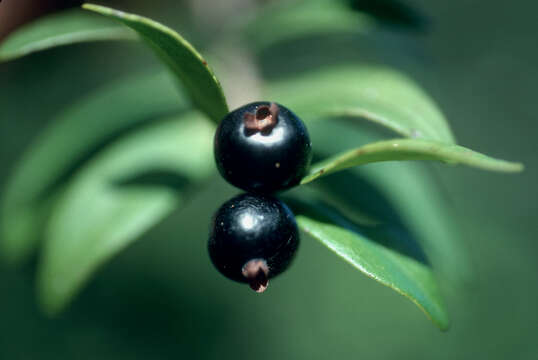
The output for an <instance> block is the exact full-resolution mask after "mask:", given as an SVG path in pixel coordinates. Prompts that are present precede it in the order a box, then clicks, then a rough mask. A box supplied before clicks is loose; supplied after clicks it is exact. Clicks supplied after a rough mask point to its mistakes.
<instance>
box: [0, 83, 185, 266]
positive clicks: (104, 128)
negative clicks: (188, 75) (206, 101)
mask: <svg viewBox="0 0 538 360" xmlns="http://www.w3.org/2000/svg"><path fill="white" fill-rule="evenodd" d="M147 94H151V96H148V95H147ZM181 99H182V96H181V94H180V93H179V91H178V89H177V86H175V84H174V82H173V81H172V79H170V77H169V76H168V75H167V74H142V75H140V74H138V75H137V76H136V77H134V78H129V79H121V80H120V81H118V82H117V83H113V84H110V85H107V86H106V87H104V88H101V89H98V90H96V91H95V92H94V93H91V94H90V95H88V96H87V97H85V98H83V99H81V100H80V101H78V102H77V103H75V104H72V105H71V106H69V107H68V108H67V109H66V110H65V111H63V112H62V113H61V114H59V115H58V117H57V118H56V119H54V120H53V121H52V123H51V125H50V126H49V127H48V128H47V129H46V131H45V132H44V133H43V134H42V135H41V136H39V137H38V139H37V141H36V142H35V143H34V144H33V145H32V146H31V147H30V149H29V150H28V151H27V152H26V153H25V154H24V156H23V158H22V160H21V161H19V162H18V164H17V167H16V168H15V171H14V173H13V175H12V176H11V177H10V178H9V180H8V183H7V187H6V189H5V191H4V194H3V198H2V204H1V205H2V207H1V209H2V212H1V214H0V229H1V231H2V236H1V238H0V256H2V257H3V258H4V260H6V261H8V262H10V263H20V262H21V261H23V260H24V259H26V258H27V256H28V255H29V254H30V253H31V252H32V250H33V249H34V248H35V246H36V245H37V242H38V240H39V238H40V236H41V234H42V229H43V227H42V224H43V223H44V221H45V218H46V214H48V208H49V206H50V201H52V200H51V199H52V198H54V195H55V194H56V193H57V191H58V190H60V188H61V186H60V185H61V183H62V181H63V180H65V179H66V178H68V177H69V176H70V174H71V173H72V172H73V170H74V169H76V167H77V166H78V165H80V163H81V162H83V161H84V160H85V159H86V158H88V157H90V156H92V153H94V152H95V151H98V150H99V147H100V146H102V144H103V142H106V141H108V140H110V139H111V138H113V137H115V136H119V135H121V134H122V133H123V132H125V131H128V130H129V129H131V128H133V127H135V126H137V125H139V124H141V123H142V122H144V121H146V120H149V119H152V118H154V117H156V116H163V115H165V114H169V113H172V112H178V111H181V109H185V107H186V106H187V104H185V103H182V102H181Z"/></svg>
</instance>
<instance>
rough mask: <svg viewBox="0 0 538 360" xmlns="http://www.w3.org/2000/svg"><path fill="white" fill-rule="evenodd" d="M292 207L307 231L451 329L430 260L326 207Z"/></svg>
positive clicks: (315, 205) (435, 320) (306, 204)
mask: <svg viewBox="0 0 538 360" xmlns="http://www.w3.org/2000/svg"><path fill="white" fill-rule="evenodd" d="M291 204H292V205H291V206H292V208H293V210H294V213H295V214H296V217H297V223H298V225H299V227H300V228H301V229H302V230H303V231H304V232H306V233H307V234H309V235H311V236H312V237H314V238H316V239H317V240H319V241H321V243H322V244H324V245H325V246H327V247H328V248H329V249H330V250H332V251H334V252H335V253H336V254H337V255H338V256H340V257H342V258H343V259H344V260H345V261H347V262H348V263H350V264H351V265H353V266H354V267H355V268H357V269H358V270H360V271H361V272H363V273H364V274H366V275H367V276H369V277H371V278H373V279H375V280H377V281H379V282H380V283H381V284H383V285H386V286H388V287H390V288H392V289H394V290H395V291H397V292H398V293H400V294H402V295H404V296H405V297H407V298H408V299H409V300H411V301H412V302H413V303H415V304H416V305H417V306H418V307H419V308H420V309H421V310H422V311H423V312H424V313H425V314H426V315H427V316H428V317H429V318H430V319H431V320H432V321H433V322H434V323H435V324H436V325H437V326H438V327H439V328H440V329H442V330H446V329H448V326H449V319H448V314H447V312H446V309H445V306H444V304H443V300H442V297H441V295H440V291H439V288H438V286H437V283H436V280H435V277H434V275H433V272H432V270H431V268H430V267H429V265H428V263H427V260H425V259H424V258H421V257H420V256H416V255H414V254H412V253H406V252H405V251H402V249H401V246H400V245H399V244H394V241H391V239H389V241H380V240H379V237H378V236H379V235H378V236H369V233H371V232H372V231H371V229H369V228H365V227H363V226H361V225H360V224H357V223H353V222H352V221H350V220H349V219H346V218H345V217H342V216H341V215H340V214H339V213H338V212H336V211H334V209H331V208H329V207H327V206H324V205H323V204H320V203H314V202H309V203H306V202H292V203H291ZM385 235H387V234H385ZM388 235H389V236H390V235H392V234H390V233H389V234H388ZM392 236H393V235H392ZM392 240H394V239H392Z"/></svg>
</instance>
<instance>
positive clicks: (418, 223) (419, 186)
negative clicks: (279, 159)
mask: <svg viewBox="0 0 538 360" xmlns="http://www.w3.org/2000/svg"><path fill="white" fill-rule="evenodd" d="M375 130H376V129H371V128H361V129H358V128H356V127H352V126H350V125H349V124H347V123H343V122H337V121H336V122H335V121H315V122H312V123H311V124H310V126H309V131H310V134H311V138H312V143H313V144H314V150H315V152H316V156H317V157H319V158H325V157H327V156H328V155H329V156H330V155H332V154H335V153H336V154H337V153H339V152H341V151H342V149H346V148H350V147H352V146H353V145H354V144H364V143H366V144H367V143H371V142H374V141H377V140H378V139H379V137H380V135H379V134H377V132H376V131H375ZM335 139H338V140H337V141H335ZM427 165H430V164H427V163H419V162H410V161H405V162H404V161H398V162H390V163H389V162H384V163H373V164H370V165H368V166H357V167H354V168H350V169H348V170H345V171H341V172H337V173H334V174H333V175H332V176H327V177H321V178H319V179H318V180H317V181H315V182H312V183H311V185H310V186H309V187H301V188H300V190H302V191H304V190H307V189H308V188H319V189H320V191H322V192H323V194H325V198H330V199H331V200H332V201H331V205H333V206H336V205H338V206H336V207H337V208H338V209H339V211H341V212H343V213H345V214H346V216H348V217H350V218H354V219H357V217H356V216H354V215H353V214H352V215H350V212H349V211H348V209H353V210H354V212H359V215H360V216H359V218H367V219H370V221H369V223H372V222H374V223H376V222H377V223H390V224H401V226H403V227H405V228H407V229H409V230H408V232H409V233H410V234H411V235H410V236H411V237H413V238H415V239H416V242H417V243H419V244H420V246H421V248H423V249H424V251H425V253H426V255H427V257H428V259H429V260H430V262H431V264H432V266H433V268H434V269H435V271H436V272H438V274H439V275H441V276H442V277H443V278H444V279H446V280H448V281H447V282H446V283H447V285H451V286H453V285H456V286H460V285H461V284H465V283H466V282H467V281H468V280H469V278H470V276H471V274H472V269H471V268H470V264H469V261H468V256H467V251H466V249H465V245H464V244H465V243H466V241H467V240H469V241H471V240H472V239H466V238H465V236H464V234H462V233H461V232H460V230H459V226H458V224H457V223H456V222H455V220H454V219H455V217H454V213H453V211H454V209H453V208H452V206H451V202H450V201H449V200H448V199H446V198H445V196H444V195H445V190H444V189H443V187H442V184H441V183H440V182H439V178H438V177H436V176H435V175H436V174H435V172H433V170H434V169H432V168H431V166H427ZM303 189H304V190H303ZM350 189H353V191H350ZM359 220H360V219H359ZM372 220H373V221H372ZM361 223H362V224H365V225H367V223H365V222H364V221H363V222H361Z"/></svg>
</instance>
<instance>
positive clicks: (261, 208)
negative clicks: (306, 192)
mask: <svg viewBox="0 0 538 360" xmlns="http://www.w3.org/2000/svg"><path fill="white" fill-rule="evenodd" d="M214 151H215V160H216V163H217V168H218V170H219V172H220V174H221V175H222V176H223V177H224V179H226V180H227V181H228V182H229V183H230V184H232V185H234V186H237V187H238V188H241V189H243V190H246V191H248V192H249V193H246V194H242V195H239V196H237V197H235V198H233V199H231V200H229V201H228V202H226V203H225V204H224V205H222V206H221V208H220V209H219V210H218V211H217V213H216V214H215V217H214V219H213V224H212V228H211V233H210V237H209V244H208V248H209V255H210V257H211V261H212V262H213V264H214V265H215V267H216V268H217V269H218V270H219V271H220V272H221V273H222V274H223V275H224V276H226V277H228V278H230V279H232V280H236V281H239V282H246V283H249V284H250V286H251V287H252V289H254V290H255V291H257V292H262V291H264V290H265V289H266V288H267V284H268V280H269V278H272V277H274V276H276V275H278V274H280V273H281V272H283V271H284V270H285V269H286V268H287V267H288V266H289V264H290V262H291V260H292V259H293V256H294V254H295V252H296V250H297V247H298V245H299V232H298V229H297V224H296V222H295V217H294V216H293V213H292V212H291V210H290V209H289V208H288V207H287V206H286V204H284V203H283V202H281V201H280V200H278V199H277V198H276V197H274V196H273V195H272V194H274V193H275V192H277V191H281V190H285V189H289V188H290V187H293V186H295V185H297V184H298V183H299V182H300V180H301V178H302V177H303V175H304V174H305V172H306V170H307V169H308V166H309V164H310V159H311V143H310V138H309V135H308V132H307V130H306V127H305V125H304V124H303V122H302V121H301V120H300V119H299V118H298V117H297V116H296V115H295V114H294V113H292V112H291V111H290V110H288V109H287V108H285V107H283V106H282V105H279V104H276V103H269V102H255V103H251V104H248V105H245V106H243V107H241V108H239V109H237V110H234V111H232V112H231V113H229V114H228V115H227V116H226V117H225V118H224V119H223V120H222V121H221V123H220V125H219V127H218V128H217V132H216V134H215V143H214Z"/></svg>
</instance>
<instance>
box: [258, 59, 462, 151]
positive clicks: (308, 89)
mask: <svg viewBox="0 0 538 360" xmlns="http://www.w3.org/2000/svg"><path fill="white" fill-rule="evenodd" d="M266 90H267V91H266V98H270V99H271V100H274V101H278V102H281V103H282V104H285V105H287V106H288V107H289V108H290V109H293V111H294V112H296V113H297V114H298V115H299V116H300V117H301V118H302V119H303V120H305V121H310V120H313V119H320V118H328V117H333V118H337V117H341V118H347V119H350V120H353V121H364V120H365V121H369V122H373V123H375V124H378V125H380V126H382V127H384V128H387V129H389V130H391V131H393V132H395V133H397V134H399V135H403V136H405V137H411V138H423V139H431V140H439V141H443V142H447V143H453V142H454V137H453V135H452V132H451V130H450V128H449V126H448V123H447V121H446V119H445V118H444V116H443V114H442V113H441V112H440V111H439V109H438V108H437V106H436V105H435V103H434V102H433V101H432V100H431V99H430V97H429V96H428V95H427V94H426V93H425V92H424V91H423V90H422V89H421V88H419V87H418V86H417V85H416V84H415V83H414V81H412V80H411V79H409V78H408V77H406V76H404V75H403V74H401V73H399V72H398V71H396V70H393V69H390V68H387V67H382V66H373V65H354V66H342V67H338V68H329V69H326V70H319V71H311V72H308V73H301V74H299V75H297V76H291V77H289V78H288V79H286V80H280V81H278V82H274V83H271V84H269V85H268V88H267V89H266Z"/></svg>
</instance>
